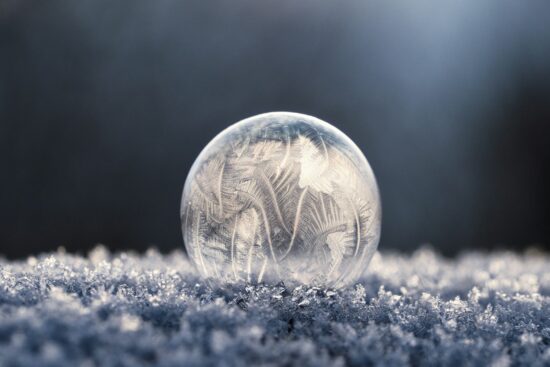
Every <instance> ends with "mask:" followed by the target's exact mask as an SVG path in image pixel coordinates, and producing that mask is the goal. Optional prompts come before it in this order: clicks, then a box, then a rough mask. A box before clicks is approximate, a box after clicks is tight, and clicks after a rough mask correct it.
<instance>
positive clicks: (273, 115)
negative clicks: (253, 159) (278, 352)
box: [180, 111, 382, 277]
mask: <svg viewBox="0 0 550 367" xmlns="http://www.w3.org/2000/svg"><path fill="white" fill-rule="evenodd" d="M280 118H286V119H287V118H296V119H297V120H303V121H304V122H307V123H311V124H312V125H318V126H315V127H321V128H322V129H324V130H326V131H327V132H329V133H331V134H333V135H334V136H335V137H337V138H338V139H341V140H342V142H341V143H342V144H341V145H342V147H346V146H347V147H351V148H352V150H353V151H352V153H353V154H354V155H355V156H356V157H357V158H359V159H360V160H361V161H362V163H363V164H362V165H361V166H362V168H363V169H365V170H366V172H365V173H366V174H367V175H368V176H369V178H370V179H371V182H372V186H371V190H372V192H371V195H372V196H373V197H375V198H376V200H375V202H376V203H377V204H378V205H377V206H376V208H375V214H374V216H375V218H376V219H375V220H377V222H378V223H377V228H378V231H377V232H378V233H377V234H376V237H377V239H376V241H374V243H375V245H374V248H373V253H372V255H374V253H376V251H377V250H378V246H379V244H380V240H381V232H382V231H381V229H382V199H381V195H380V189H379V186H378V181H377V179H376V176H375V174H374V171H373V170H372V167H371V165H370V163H369V161H368V160H367V158H366V157H365V155H364V154H363V152H362V151H361V149H360V148H359V147H358V146H357V144H355V142H354V141H353V140H352V139H351V138H350V137H349V136H348V135H346V134H345V133H344V132H343V131H341V130H340V129H338V128H337V127H335V126H334V125H332V124H331V123H329V122H327V121H324V120H322V119H320V118H318V117H315V116H311V115H307V114H303V113H298V112H290V111H271V112H265V113H261V114H257V115H253V116H249V117H246V118H244V119H242V120H239V121H237V122H235V123H233V124H231V125H229V126H228V127H226V128H225V129H223V130H222V131H220V132H219V133H218V134H216V136H215V137H214V138H213V139H212V140H210V142H209V143H208V144H207V145H206V146H205V147H204V148H203V149H202V150H201V152H200V153H199V154H198V155H197V157H196V158H195V160H194V162H193V164H192V166H191V168H190V170H189V172H188V174H187V177H186V179H185V184H184V187H183V190H182V195H181V202H180V221H183V216H184V208H185V207H186V206H185V202H184V198H185V197H186V195H185V192H186V191H187V190H189V186H190V184H191V181H192V180H191V178H192V177H194V175H195V172H196V171H197V169H198V168H199V166H200V162H202V161H203V159H205V158H206V157H205V156H207V155H208V154H210V150H211V148H212V147H215V146H216V145H217V144H218V143H219V142H220V141H221V140H222V139H224V138H226V137H228V136H229V135H230V134H231V133H232V131H233V130H237V129H239V128H241V127H242V126H244V125H246V124H248V123H251V122H253V121H261V120H264V119H274V120H275V119H280ZM347 147H346V149H347ZM181 230H182V237H183V241H184V248H185V250H186V252H187V243H186V242H185V232H184V231H185V228H184V225H183V223H181ZM187 256H188V257H189V254H187ZM371 257H372V256H371ZM369 263H370V259H369V260H368V262H367V263H366V266H368V264H369ZM194 265H195V268H196V270H197V272H198V273H201V272H200V270H199V269H198V268H197V267H196V264H194ZM365 271H366V268H365V269H363V271H362V272H360V273H364V272H365ZM359 275H360V274H357V275H356V277H358V276H359Z"/></svg>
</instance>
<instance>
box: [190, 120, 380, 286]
mask: <svg viewBox="0 0 550 367" xmlns="http://www.w3.org/2000/svg"><path fill="white" fill-rule="evenodd" d="M180 214H181V224H182V230H183V237H184V241H185V246H186V249H187V253H188V255H189V257H190V258H191V260H192V261H193V262H194V264H195V265H196V267H197V269H198V270H199V272H200V273H201V274H202V275H203V276H205V277H211V278H214V279H219V280H221V281H231V282H234V281H248V282H262V281H268V282H278V281H280V280H283V281H285V282H291V283H293V282H300V283H305V284H313V285H323V286H332V287H341V286H344V285H346V284H349V283H351V282H353V281H355V280H357V278H358V277H359V276H360V275H361V274H362V273H363V272H364V271H365V269H366V267H367V265H368V263H369V262H370V260H371V258H372V256H373V255H374V253H375V252H376V248H377V247H378V241H379V238H380V223H381V207H380V197H379V193H378V187H377V184H376V179H375V177H374V174H373V172H372V170H371V168H370V166H369V163H368V162H367V160H366V159H365V156H364V155H363V154H362V153H361V151H360V150H359V148H357V146H356V145H355V144H354V143H353V142H352V141H351V140H350V139H349V138H348V137H347V136H346V135H344V134H343V133H342V132H341V131H339V130H338V129H336V128H335V127H333V126H331V125H329V124H328V123H326V122H324V121H321V120H319V119H317V118H315V117H311V116H307V115H302V114H297V113H290V112H272V113H266V114H262V115H257V116H254V117H250V118H247V119H245V120H243V121H240V122H238V123H236V124H234V125H232V126H230V127H228V128H227V129H225V130H224V131H222V132H221V133H220V134H219V135H218V136H216V137H215V138H214V140H212V141H211V142H210V143H209V144H208V145H207V146H206V148H204V150H203V151H202V152H201V153H200V155H199V157H198V158H197V160H196V161H195V163H194V164H193V166H192V168H191V171H190V172H189V175H188V177H187V180H186V182H185V187H184V190H183V197H182V201H181V212H180Z"/></svg>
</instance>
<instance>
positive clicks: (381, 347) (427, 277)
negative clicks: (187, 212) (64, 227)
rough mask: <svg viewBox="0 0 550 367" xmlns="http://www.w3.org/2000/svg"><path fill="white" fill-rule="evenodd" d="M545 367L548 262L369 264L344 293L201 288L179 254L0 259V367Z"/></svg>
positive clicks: (541, 258) (549, 361) (427, 259)
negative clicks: (252, 366)
mask: <svg viewBox="0 0 550 367" xmlns="http://www.w3.org/2000/svg"><path fill="white" fill-rule="evenodd" d="M150 364H156V365H163V366H182V365H223V366H232V365H243V366H244V365H296V366H308V365H309V366H323V365H336V366H340V365H351V366H364V365H403V364H413V365H443V366H452V365H475V366H489V365H494V366H506V365H510V364H511V365H526V366H527V365H529V366H536V365H540V366H542V365H550V255H548V254H542V253H534V252H528V253H525V254H514V253H508V252H500V253H491V254H481V253H469V254H465V255H463V256H461V257H459V258H457V259H456V260H447V259H443V258H441V257H439V256H437V255H436V254H434V253H433V252H432V251H431V250H428V249H423V250H419V251H418V252H416V253H414V254H413V255H412V256H409V255H399V254H383V255H376V256H375V258H374V260H373V262H372V263H371V266H370V268H369V271H368V272H367V274H366V276H364V277H363V278H362V279H361V281H360V282H359V283H358V284H356V285H354V286H351V287H349V288H348V289H345V290H338V291H334V290H324V289H317V288H309V287H304V286H302V287H298V288H294V289H290V288H286V287H285V286H283V285H277V286H266V285H258V286H250V285H245V284H237V285H227V286H223V287H219V286H214V287H209V286H207V285H206V284H205V283H204V282H203V281H201V280H200V279H198V278H197V277H196V276H195V275H194V273H193V271H192V269H191V267H190V265H189V263H188V262H187V260H186V258H185V256H184V255H183V254H182V253H181V252H175V253H173V254H171V255H166V256H163V255H160V254H158V253H157V252H154V251H150V252H148V253H147V254H145V255H135V254H120V255H111V254H109V253H108V252H107V251H106V250H105V249H103V248H97V249H96V250H94V251H93V252H92V253H91V254H90V255H89V256H88V257H80V256H74V255H68V254H64V253H62V252H59V253H53V254H47V255H43V256H40V257H38V258H29V259H28V260H26V261H24V262H8V261H5V260H3V261H2V260H0V365H1V366H12V365H13V366H19V365H22V366H65V365H66V366H77V365H82V366H95V365H101V366H140V365H150Z"/></svg>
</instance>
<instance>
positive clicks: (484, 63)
mask: <svg viewBox="0 0 550 367" xmlns="http://www.w3.org/2000/svg"><path fill="white" fill-rule="evenodd" d="M274 110H288V111H295V112H302V113H307V114H311V115H314V116H316V117H319V118H321V119H324V120H326V121H329V122H331V123H333V124H334V125H335V126H337V127H338V128H339V129H341V130H342V131H344V132H345V133H346V134H347V135H349V136H350V137H351V138H352V139H353V140H354V141H355V142H356V143H357V145H358V146H359V147H360V148H361V149H362V150H363V152H364V153H365V155H366V156H367V159H368V160H369V161H370V163H371V165H372V167H373V169H374V171H375V174H376V175H377V177H378V180H379V185H380V188H381V194H382V198H383V209H384V218H383V232H382V241H381V244H380V248H381V249H398V250H414V249H415V248H417V247H418V246H419V245H420V244H422V243H425V242H429V243H431V244H432V245H433V246H434V247H435V248H436V249H437V250H438V251H441V252H443V253H445V254H454V253H457V252H458V251H461V250H463V249H466V248H484V249H491V248H495V247H511V248H515V249H522V248H524V247H526V246H529V245H532V244H537V243H538V244H540V245H539V246H543V247H545V248H546V249H549V248H550V247H549V246H548V244H549V240H550V230H549V226H548V223H549V213H550V200H549V199H550V198H549V196H550V194H549V192H548V187H550V176H549V173H548V167H549V162H550V157H549V149H550V148H549V147H550V141H549V140H550V126H549V124H550V3H549V2H547V1H542V0H541V1H496V0H495V1H483V2H481V1H474V0H468V1H456V2H448V3H447V2H441V1H435V0H434V1H414V2H412V1H402V2H388V1H382V0H380V1H343V2H341V1H312V0H304V1H290V0H289V1H286V0H285V1H256V0H255V1H253V0H250V1H242V0H231V1H229V0H228V1H204V0H201V1H167V0H155V1H145V0H135V1H116V2H115V1H109V0H94V1H88V0H78V1H57V0H51V1H27V0H19V1H16V0H4V1H0V172H1V173H0V175H1V176H0V178H1V180H0V254H3V255H5V256H8V257H21V256H25V255H28V254H31V253H37V252H42V251H46V250H50V249H55V248H57V247H58V246H65V247H66V248H67V249H68V250H70V251H86V250H87V249H89V248H90V247H92V246H93V245H94V244H96V243H98V242H101V243H104V244H106V245H107V246H108V247H109V248H111V249H115V250H119V249H134V250H144V249H146V248H147V247H149V246H151V245H155V246H157V247H158V248H160V249H161V250H163V251H168V250H172V249H175V248H181V247H182V240H181V234H180V225H179V201H180V194H181V190H182V187H183V183H184V180H185V177H186V174H187V171H188V169H189V168H190V166H191V164H192V162H193V160H194V159H195V157H196V156H197V155H198V153H199V152H200V150H201V149H202V148H203V147H204V145H205V144H206V143H208V141H209V140H210V139H211V138H213V137H214V136H215V135H216V134H217V133H218V132H219V131H220V130H221V129H223V128H224V127H226V126H227V125H229V124H231V123H233V122H236V121H238V120H240V119H243V118H245V117H248V116H251V115H254V114H257V113H262V112H267V111H274Z"/></svg>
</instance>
